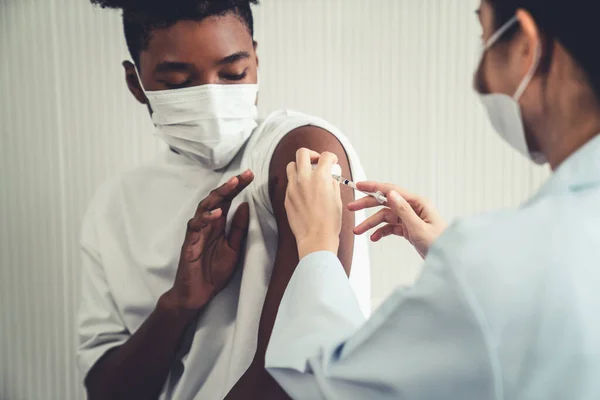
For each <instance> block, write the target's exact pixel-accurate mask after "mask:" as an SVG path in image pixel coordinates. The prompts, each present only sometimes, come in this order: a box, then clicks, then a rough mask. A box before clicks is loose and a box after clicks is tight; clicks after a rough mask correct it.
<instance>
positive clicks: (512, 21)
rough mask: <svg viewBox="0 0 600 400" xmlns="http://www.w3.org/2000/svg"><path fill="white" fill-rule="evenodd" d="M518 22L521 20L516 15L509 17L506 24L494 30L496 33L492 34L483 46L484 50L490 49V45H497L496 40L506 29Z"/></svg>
mask: <svg viewBox="0 0 600 400" xmlns="http://www.w3.org/2000/svg"><path fill="white" fill-rule="evenodd" d="M517 22H519V19H518V18H517V16H516V15H515V16H514V17H512V18H511V19H509V20H508V21H507V22H506V23H505V24H504V25H502V26H501V27H500V29H498V30H497V31H496V32H494V34H493V35H492V36H490V38H489V39H488V41H487V42H486V43H485V45H484V46H483V50H484V51H486V50H489V49H490V47H492V46H493V45H495V44H496V42H497V41H498V40H499V39H500V38H501V37H502V36H503V35H504V34H505V33H506V31H508V30H509V29H510V28H512V26H513V25H514V24H516V23H517Z"/></svg>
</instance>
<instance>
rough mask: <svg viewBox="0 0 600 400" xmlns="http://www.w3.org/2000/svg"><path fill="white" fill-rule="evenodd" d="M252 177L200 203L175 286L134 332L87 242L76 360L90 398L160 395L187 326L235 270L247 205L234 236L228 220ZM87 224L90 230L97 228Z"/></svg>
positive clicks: (235, 223)
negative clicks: (238, 196) (118, 306)
mask: <svg viewBox="0 0 600 400" xmlns="http://www.w3.org/2000/svg"><path fill="white" fill-rule="evenodd" d="M252 178H253V177H252V174H249V173H245V174H243V175H240V176H239V177H234V178H232V179H231V180H229V181H228V182H227V183H225V184H224V185H223V186H221V187H220V188H218V189H215V190H214V191H213V192H211V194H210V195H209V196H208V197H207V198H206V199H204V200H203V201H202V202H201V203H200V204H199V205H198V209H197V210H196V215H195V216H194V217H193V218H192V219H191V220H190V221H189V223H188V227H187V232H186V236H185V241H184V244H183V246H182V249H181V255H180V260H179V267H178V269H177V274H176V278H175V283H174V285H173V287H172V288H171V289H170V290H169V291H167V292H166V293H165V294H163V295H162V296H161V297H160V298H159V300H158V302H157V305H156V307H155V309H154V310H153V311H152V313H151V314H150V315H149V316H148V318H147V319H146V320H145V321H144V322H143V323H142V324H141V326H140V327H139V328H137V329H136V330H135V332H134V333H133V334H131V333H130V332H129V331H128V330H127V328H126V327H125V323H124V322H123V321H122V318H121V316H120V311H119V310H118V308H117V305H116V304H115V301H114V299H113V296H112V293H111V291H110V286H109V283H108V279H107V277H106V274H105V272H104V269H103V267H102V262H101V257H100V255H99V254H98V253H97V252H95V251H94V250H93V246H90V245H88V244H86V243H85V242H84V239H82V242H83V249H84V251H83V261H84V270H83V273H82V296H83V299H82V304H81V307H80V312H79V336H80V342H81V344H80V348H79V352H78V358H79V364H80V369H81V370H82V373H83V374H84V375H85V382H84V383H85V387H86V390H87V395H88V398H89V399H91V400H93V399H116V400H118V399H127V400H129V399H140V400H143V399H156V398H158V397H159V395H160V393H161V390H162V388H163V386H164V383H165V381H166V379H167V376H168V374H169V372H170V369H171V366H172V364H173V361H174V360H175V356H176V353H177V350H178V347H179V344H180V341H181V338H182V336H183V334H184V332H185V330H186V329H187V327H188V325H189V324H190V322H191V321H193V320H194V318H195V317H196V315H198V313H199V312H201V310H202V308H203V307H205V306H206V305H207V304H208V303H209V302H210V300H211V299H212V298H213V297H214V296H216V294H217V293H219V291H220V290H221V289H222V288H223V287H224V286H225V285H226V284H227V282H228V281H229V279H230V277H231V276H232V275H233V272H234V270H235V266H236V264H237V261H238V258H239V254H240V253H241V248H242V242H243V240H244V237H245V235H246V231H247V228H248V215H249V212H248V207H247V204H246V205H242V206H240V207H239V208H238V210H237V211H236V213H235V216H234V217H233V222H232V227H231V229H230V232H229V235H228V236H227V235H225V218H226V216H227V212H228V209H229V207H230V205H231V200H232V199H233V198H234V197H235V196H236V195H237V194H238V193H239V192H240V191H241V190H243V189H244V188H245V187H246V186H247V185H248V184H249V183H250V182H251V181H252ZM86 225H88V224H85V223H84V232H90V231H92V232H93V229H86V228H85V226H86ZM82 236H85V233H84V234H82ZM91 237H92V239H93V236H91ZM91 241H93V240H91ZM213 255H216V256H215V257H213Z"/></svg>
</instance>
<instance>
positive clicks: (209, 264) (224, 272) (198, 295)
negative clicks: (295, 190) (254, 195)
mask: <svg viewBox="0 0 600 400" xmlns="http://www.w3.org/2000/svg"><path fill="white" fill-rule="evenodd" d="M253 179H254V175H253V174H252V172H250V171H246V172H244V173H242V174H241V175H238V176H236V177H233V178H231V179H229V180H228V181H227V182H226V183H225V184H223V185H222V186H221V187H219V188H218V189H215V190H213V191H212V192H211V193H210V194H209V195H208V197H206V198H205V199H204V200H202V201H201V202H200V204H199V205H198V208H197V210H196V214H195V215H194V217H193V218H192V219H191V220H190V221H189V222H188V226H187V233H186V235H185V240H184V243H183V246H182V248H181V256H180V259H179V267H178V269H177V275H176V277H175V283H174V285H173V288H172V289H170V290H169V291H168V292H167V293H165V296H166V298H167V299H168V301H169V302H170V303H171V304H172V305H173V306H175V307H176V309H177V310H179V311H181V312H184V313H186V314H187V315H189V317H191V318H193V317H194V316H195V315H196V314H197V312H198V311H199V310H201V309H202V307H204V306H205V305H206V304H208V303H209V302H210V301H211V300H212V299H213V297H215V296H216V295H217V294H218V293H219V292H220V291H221V290H222V289H223V288H224V287H225V286H226V285H227V283H228V282H229V280H230V279H231V277H232V276H233V273H234V272H235V269H236V266H237V264H238V261H239V258H240V255H241V250H242V245H243V242H244V239H245V238H246V235H247V233H248V224H249V208H248V203H243V204H241V205H240V206H239V207H238V209H237V211H236V213H235V215H234V217H233V221H232V224H231V229H230V232H229V235H227V236H226V235H225V225H226V221H227V213H228V212H229V208H230V207H231V201H232V200H233V199H234V198H235V197H236V196H237V195H238V194H239V193H240V192H241V191H242V190H244V189H245V188H246V187H247V186H248V185H249V184H250V183H251V182H252V180H253Z"/></svg>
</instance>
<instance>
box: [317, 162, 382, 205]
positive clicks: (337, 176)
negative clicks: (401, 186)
mask: <svg viewBox="0 0 600 400" xmlns="http://www.w3.org/2000/svg"><path fill="white" fill-rule="evenodd" d="M312 168H313V169H316V168H317V165H316V164H313V166H312ZM331 177H332V178H333V179H334V180H335V181H336V182H339V183H340V184H342V185H345V186H348V187H351V188H352V189H354V190H356V191H357V192H360V193H363V194H366V195H367V196H371V197H373V198H374V199H375V200H377V202H378V203H379V204H382V205H383V204H385V203H387V197H385V195H384V194H383V193H381V192H380V191H377V192H375V193H373V192H365V191H363V190H360V189H359V188H357V187H356V183H354V182H352V181H351V180H350V179H346V178H344V177H343V176H342V167H340V166H339V164H334V165H333V167H331Z"/></svg>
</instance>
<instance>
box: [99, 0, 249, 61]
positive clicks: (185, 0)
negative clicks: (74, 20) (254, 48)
mask: <svg viewBox="0 0 600 400" xmlns="http://www.w3.org/2000/svg"><path fill="white" fill-rule="evenodd" d="M258 1H259V0H91V2H92V4H97V5H99V6H100V7H103V8H115V9H121V10H122V11H123V30H124V31H125V41H126V42H127V48H128V49H129V53H130V54H131V57H132V58H133V61H134V62H135V63H136V65H137V66H138V67H139V61H140V52H141V51H142V50H144V49H146V48H147V46H148V43H149V42H150V37H151V34H152V31H153V30H155V29H160V28H168V27H170V26H173V25H175V24H176V23H177V22H179V21H202V20H203V19H205V18H208V17H214V16H222V15H227V14H233V15H235V16H237V17H238V18H239V19H240V20H241V21H242V22H243V23H244V24H245V25H246V26H247V27H248V32H250V36H252V37H254V19H253V17H252V10H251V9H250V5H251V4H258Z"/></svg>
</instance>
